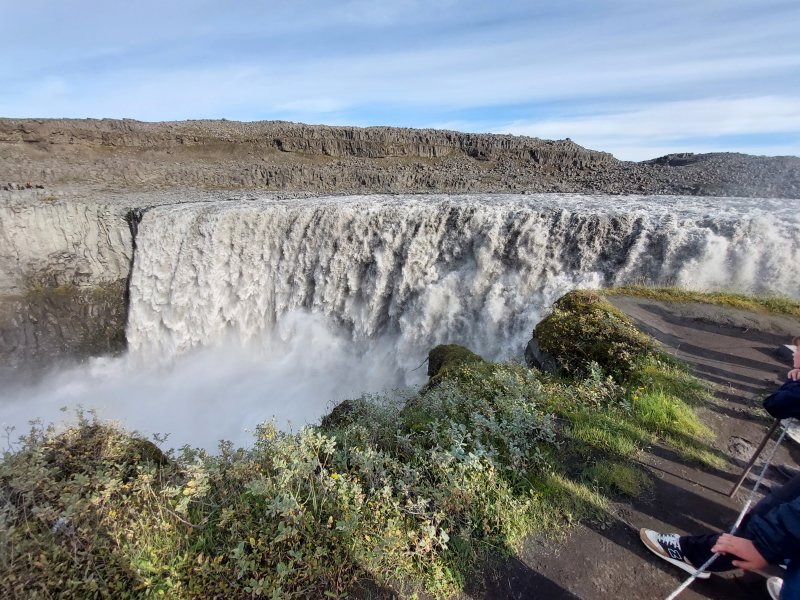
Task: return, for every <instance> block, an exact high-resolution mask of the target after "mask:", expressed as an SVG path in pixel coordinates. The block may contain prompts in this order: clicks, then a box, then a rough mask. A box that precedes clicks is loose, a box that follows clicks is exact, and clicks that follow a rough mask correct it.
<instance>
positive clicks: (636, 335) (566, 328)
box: [535, 290, 660, 382]
mask: <svg viewBox="0 0 800 600" xmlns="http://www.w3.org/2000/svg"><path fill="white" fill-rule="evenodd" d="M535 335H536V338H537V340H538V341H539V346H540V348H541V349H542V350H543V351H545V352H549V353H550V354H552V355H553V356H554V357H555V358H556V360H557V361H558V363H559V364H560V366H561V367H562V368H563V369H564V370H565V371H567V372H568V373H571V374H573V375H585V374H587V373H588V372H589V371H590V369H591V365H592V364H593V363H594V364H596V365H599V366H600V368H601V369H603V371H604V372H606V373H609V374H610V375H612V376H613V377H614V378H615V379H616V380H617V381H618V382H623V381H626V380H627V379H628V378H629V377H630V375H631V373H632V372H633V370H634V369H635V366H636V364H637V362H638V361H639V360H641V359H642V358H643V357H645V356H649V355H655V354H660V352H659V350H658V347H657V345H656V343H655V342H654V341H653V340H652V339H651V338H649V337H648V336H647V335H645V334H644V333H642V332H641V331H639V330H638V329H637V328H636V326H635V325H634V323H633V321H631V320H630V319H629V318H628V317H627V315H625V313H623V312H622V311H621V310H619V309H618V308H616V307H615V306H613V305H612V304H611V303H610V302H608V301H607V300H605V299H604V298H603V296H602V295H600V294H598V293H596V292H591V291H586V290H576V291H573V292H570V293H568V294H566V295H565V296H564V297H562V298H561V299H560V300H558V301H557V302H556V303H555V304H554V305H553V311H552V312H551V314H550V315H548V316H547V317H545V318H544V319H543V320H542V321H541V322H540V323H539V324H538V325H537V326H536V331H535Z"/></svg>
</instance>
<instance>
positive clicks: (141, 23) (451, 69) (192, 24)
mask: <svg viewBox="0 0 800 600" xmlns="http://www.w3.org/2000/svg"><path fill="white" fill-rule="evenodd" d="M3 1H4V2H5V3H6V4H8V6H6V7H4V13H5V14H6V17H7V21H8V22H9V23H15V22H18V23H36V35H35V36H31V35H30V30H29V29H27V28H15V27H10V28H7V29H8V31H7V32H5V33H4V36H3V39H1V40H0V52H1V53H2V54H0V55H2V56H3V57H5V60H4V61H1V62H0V78H2V80H3V81H4V82H5V84H6V85H5V86H4V93H3V94H2V95H0V115H2V116H17V117H23V116H30V117H59V116H64V117H129V118H138V119H143V120H177V119H187V118H228V119H245V120H255V119H285V120H293V121H303V122H310V123H332V124H333V123H339V124H342V123H349V124H353V125H361V126H366V125H395V126H409V127H419V126H429V125H437V124H454V125H458V128H459V129H464V130H467V131H498V132H509V133H515V134H521V135H522V134H524V135H533V136H536V137H543V138H565V137H571V138H572V139H574V140H575V141H577V142H579V143H581V144H583V145H586V146H589V147H593V148H597V149H601V150H607V151H610V152H613V153H615V154H616V155H618V156H620V157H621V158H626V159H634V160H638V159H644V158H651V157H652V156H654V154H652V153H653V152H660V151H662V150H664V149H670V151H679V150H687V151H698V150H702V149H724V150H732V151H748V152H755V153H765V154H773V153H775V151H776V150H780V151H781V152H780V153H792V154H800V124H798V113H797V110H796V109H794V108H793V107H794V106H797V105H798V102H797V100H798V98H800V41H798V38H800V36H797V33H796V30H795V29H796V27H795V24H796V23H797V22H800V5H798V4H797V3H795V2H780V1H756V0H753V1H736V0H728V1H725V2H722V1H716V0H707V1H705V2H702V3H697V2H688V1H685V0H676V1H675V2H672V3H669V4H668V5H653V4H652V3H642V2H638V1H633V0H617V1H614V2H611V1H605V2H604V1H597V0H593V1H589V0H585V1H580V0H571V1H568V2H564V3H557V5H553V3H546V4H545V3H531V2H523V1H510V2H505V3H502V4H501V5H498V6H494V5H489V4H487V3H484V2H476V1H471V0H470V1H467V0H464V1H458V0H449V1H440V2H422V1H417V0H398V1H396V2H392V3H379V2H365V1H362V0H350V1H347V2H339V3H326V2H322V1H317V0H297V1H296V2H292V3H283V2H263V1H242V2H237V3H227V4H225V5H223V4H221V3H218V2H211V1H208V0H196V1H195V0H193V1H191V2H189V1H175V2H169V3H156V2H152V1H145V2H140V3H135V4H116V3H102V2H95V1H88V0H82V1H81V0H78V1H76V2H72V3H69V4H63V5H60V4H55V3H49V2H42V1H39V2H37V1H33V2H29V3H26V4H22V3H14V4H12V3H11V2H7V1H6V0H3ZM11 57H13V60H11V59H10V58H11ZM776 136H777V137H776ZM682 144H683V145H682ZM784 151H785V152H784Z"/></svg>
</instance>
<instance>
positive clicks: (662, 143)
mask: <svg viewBox="0 0 800 600" xmlns="http://www.w3.org/2000/svg"><path fill="white" fill-rule="evenodd" d="M495 131H497V132H498V133H513V134H517V135H530V136H534V137H541V138H565V137H569V138H572V139H573V140H574V141H575V142H577V143H579V144H581V145H583V146H587V147H589V148H595V149H599V150H605V151H608V152H611V153H613V154H614V155H615V156H617V157H618V158H624V159H628V160H641V159H643V158H653V157H654V156H659V155H660V154H667V153H668V152H677V151H695V152H703V151H709V150H711V149H719V148H718V146H717V147H715V144H714V143H713V141H712V140H710V139H706V140H702V138H715V137H720V136H747V135H763V134H773V133H787V132H791V133H797V135H798V137H800V97H775V96H761V97H751V98H737V99H726V98H707V99H702V100H689V101H675V102H662V103H658V104H654V105H652V106H646V107H643V108H638V109H635V110H628V111H615V112H607V113H598V114H594V115H591V116H586V117H572V118H564V119H546V120H541V121H516V122H512V123H508V124H507V125H504V126H501V127H498V128H495ZM698 139H700V141H699V142H698V141H697V140H698ZM690 145H694V146H693V147H688V146H690ZM766 147H769V146H767V145H766V144H758V143H756V142H755V141H751V142H749V143H745V144H743V145H742V146H741V150H740V151H747V152H752V151H754V150H755V151H756V153H758V150H757V149H759V148H766ZM695 148H697V149H695ZM771 148H772V150H773V151H774V150H778V151H779V153H785V154H798V153H800V148H798V147H791V146H789V145H776V146H772V147H771ZM727 149H728V150H737V148H727ZM654 152H655V154H654ZM658 153H660V154H658ZM771 153H773V152H771Z"/></svg>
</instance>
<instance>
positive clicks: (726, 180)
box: [0, 119, 800, 198]
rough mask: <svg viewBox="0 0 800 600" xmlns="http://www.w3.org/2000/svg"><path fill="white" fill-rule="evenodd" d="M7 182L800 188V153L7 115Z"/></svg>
mask: <svg viewBox="0 0 800 600" xmlns="http://www.w3.org/2000/svg"><path fill="white" fill-rule="evenodd" d="M0 167H1V168H0V172H2V173H3V174H4V177H5V178H7V179H8V181H7V182H5V181H2V182H0V184H3V185H8V184H14V185H15V186H17V185H25V184H28V183H30V184H31V185H34V186H36V185H46V186H64V185H76V184H77V185H91V186H100V187H103V188H105V189H114V190H121V189H128V190H149V189H165V188H177V187H194V188H214V189H245V188H248V189H253V188H255V189H263V190H290V191H291V190H302V191H315V192H342V193H354V192H355V193H358V192H383V193H387V192H428V191H437V192H478V191H480V192H503V191H515V192H521V191H529V192H598V193H643V194H699V195H716V196H719V195H735V196H769V197H786V198H798V197H800V158H798V157H771V158H770V157H755V156H748V155H744V154H731V153H716V154H702V155H692V154H681V155H669V156H665V157H662V158H659V159H655V160H652V161H646V162H641V163H633V162H625V161H620V160H617V159H615V158H614V157H613V156H612V155H611V154H609V153H607V152H598V151H594V150H588V149H585V148H582V147H581V146H579V145H577V144H575V143H573V142H572V141H570V140H568V139H567V140H558V141H552V140H541V139H538V138H531V137H524V136H512V135H493V134H468V133H459V132H455V131H440V130H431V129H401V128H391V127H369V128H358V127H328V126H322V125H303V124H296V123H286V122H279V121H260V122H252V123H242V122H235V121H224V120H223V121H181V122H167V123H142V122H139V121H133V120H128V119H126V120H110V119H103V120H91V119H87V120H68V119H52V120H39V119H0Z"/></svg>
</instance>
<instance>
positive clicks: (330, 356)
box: [1, 313, 425, 450]
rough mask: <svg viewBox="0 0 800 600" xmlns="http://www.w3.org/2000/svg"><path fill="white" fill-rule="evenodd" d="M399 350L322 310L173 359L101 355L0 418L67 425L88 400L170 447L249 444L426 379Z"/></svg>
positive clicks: (50, 381)
mask: <svg viewBox="0 0 800 600" xmlns="http://www.w3.org/2000/svg"><path fill="white" fill-rule="evenodd" d="M393 352H394V348H393V347H392V345H391V344H389V343H387V342H386V341H384V340H375V341H372V342H370V343H369V344H368V345H367V346H365V347H362V348H357V347H355V346H354V345H353V344H351V343H350V340H349V338H348V337H347V336H346V335H344V334H343V332H342V331H339V330H337V329H336V328H333V327H331V326H330V325H329V324H326V323H325V322H324V320H323V319H321V318H320V317H318V316H315V315H309V314H305V313H291V314H288V315H286V316H285V317H283V318H281V320H280V321H279V322H278V323H277V324H276V327H275V329H274V331H273V332H272V333H271V334H270V335H267V336H265V337H264V338H263V339H261V340H259V342H258V343H255V342H250V343H248V344H241V343H239V342H238V341H237V340H235V339H229V340H226V341H225V342H222V343H221V344H220V345H219V346H214V347H206V348H199V349H196V350H194V351H192V352H189V353H187V354H185V355H183V356H180V357H176V358H175V359H174V360H172V361H169V362H167V363H153V362H151V361H144V360H142V358H141V357H140V356H137V355H132V354H130V355H127V356H125V357H120V358H98V359H94V360H92V361H91V362H90V363H89V364H87V365H86V366H83V367H80V368H74V369H68V370H65V371H61V372H58V373H53V374H51V375H50V376H48V377H46V378H44V380H43V381H42V382H41V383H40V384H39V385H37V386H34V387H27V388H18V389H16V390H5V391H4V392H3V394H2V403H3V409H2V413H1V414H2V417H1V418H2V421H4V422H5V423H6V424H7V425H13V426H15V427H16V430H17V432H18V433H21V432H23V431H25V428H26V426H27V422H28V421H29V420H30V419H31V418H33V417H34V416H35V417H38V418H39V419H41V420H42V421H43V422H59V421H61V420H62V419H63V418H64V414H63V413H62V408H64V407H67V408H68V413H71V412H72V411H73V410H74V409H75V408H77V407H83V408H84V409H91V410H94V411H96V413H97V415H98V417H99V418H101V419H103V420H114V421H119V422H121V423H122V424H124V425H125V426H126V427H127V428H130V429H135V430H138V431H140V432H141V433H143V434H146V435H148V436H149V435H151V434H154V433H159V434H162V433H169V438H168V440H167V443H166V444H165V445H166V446H167V447H175V448H178V447H180V446H183V445H184V444H190V445H193V446H200V447H203V448H206V449H208V450H213V449H214V448H216V446H217V443H218V442H219V440H220V439H226V440H231V441H233V442H234V443H236V444H238V445H241V446H246V445H249V443H250V442H251V439H252V436H251V432H252V431H253V430H254V429H255V426H256V425H257V424H258V423H262V422H264V421H269V420H274V421H275V422H276V424H277V426H278V427H280V428H282V429H284V430H287V429H294V430H296V429H298V428H300V427H301V426H303V425H306V424H310V423H314V422H316V421H317V420H318V419H319V417H320V416H321V415H323V414H325V413H326V412H328V411H329V410H330V409H331V407H332V406H333V405H335V404H336V403H337V402H339V401H341V400H343V399H345V398H352V397H356V396H358V395H359V394H361V393H362V392H364V391H365V390H373V391H377V390H381V389H383V388H385V387H390V388H392V387H402V386H405V385H416V384H419V383H421V382H422V381H423V379H424V376H425V371H424V368H423V369H421V370H419V371H409V372H403V371H400V370H398V368H397V363H396V361H394V360H392V355H393ZM423 359H424V357H423ZM421 360H422V359H420V361H421ZM12 437H13V436H12Z"/></svg>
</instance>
